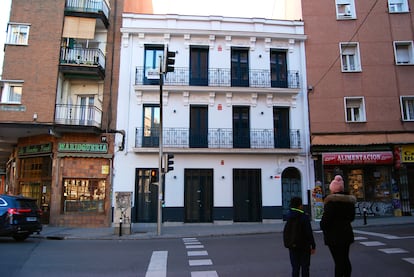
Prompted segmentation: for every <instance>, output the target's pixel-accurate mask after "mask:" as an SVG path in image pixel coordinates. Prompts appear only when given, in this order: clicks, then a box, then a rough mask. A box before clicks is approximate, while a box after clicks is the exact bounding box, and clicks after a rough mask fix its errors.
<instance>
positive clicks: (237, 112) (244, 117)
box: [233, 106, 250, 148]
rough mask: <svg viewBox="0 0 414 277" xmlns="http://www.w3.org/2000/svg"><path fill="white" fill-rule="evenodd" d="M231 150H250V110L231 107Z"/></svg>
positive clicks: (242, 107)
mask: <svg viewBox="0 0 414 277" xmlns="http://www.w3.org/2000/svg"><path fill="white" fill-rule="evenodd" d="M233 148H250V108H249V107H247V106H234V107H233Z"/></svg>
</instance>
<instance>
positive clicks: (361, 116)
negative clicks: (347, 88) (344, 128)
mask: <svg viewBox="0 0 414 277" xmlns="http://www.w3.org/2000/svg"><path fill="white" fill-rule="evenodd" d="M345 109H346V110H345V115H346V122H365V103H364V98H363V97H345Z"/></svg>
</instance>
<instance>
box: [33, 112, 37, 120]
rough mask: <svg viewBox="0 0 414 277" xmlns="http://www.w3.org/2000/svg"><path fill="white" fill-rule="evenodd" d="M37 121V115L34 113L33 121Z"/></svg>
mask: <svg viewBox="0 0 414 277" xmlns="http://www.w3.org/2000/svg"><path fill="white" fill-rule="evenodd" d="M36 120H37V113H34V114H33V121H36Z"/></svg>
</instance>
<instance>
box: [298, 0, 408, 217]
mask: <svg viewBox="0 0 414 277" xmlns="http://www.w3.org/2000/svg"><path fill="white" fill-rule="evenodd" d="M413 7H414V1H412V0H380V1H364V0H335V1H323V0H314V1H302V10H303V20H304V23H305V33H306V34H307V36H308V39H307V40H306V64H307V74H308V78H307V79H308V92H309V93H308V95H309V111H310V126H311V145H312V148H311V149H312V155H313V158H314V160H315V165H316V167H315V175H316V178H317V180H319V181H320V182H321V184H322V186H323V188H324V190H325V191H326V192H328V185H329V182H330V181H331V180H332V179H333V177H334V175H335V174H341V175H343V177H344V179H345V182H346V189H347V190H349V191H350V193H352V194H354V195H355V196H356V197H357V199H358V208H359V209H358V210H357V212H360V211H361V210H362V209H363V208H364V207H365V208H367V209H368V212H369V213H371V214H376V215H388V214H395V215H401V214H404V215H410V214H411V211H412V210H413V208H414V206H413V205H414V163H413V162H414V159H413V156H414V155H413V153H414V151H413V150H414V112H413V111H414V78H413V76H414V66H413V65H414V55H413V54H414V51H413V39H414V34H413V26H414V22H413V17H412V8H413Z"/></svg>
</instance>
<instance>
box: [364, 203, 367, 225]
mask: <svg viewBox="0 0 414 277" xmlns="http://www.w3.org/2000/svg"><path fill="white" fill-rule="evenodd" d="M363 211H364V225H367V208H365V207H364V209H363Z"/></svg>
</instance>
